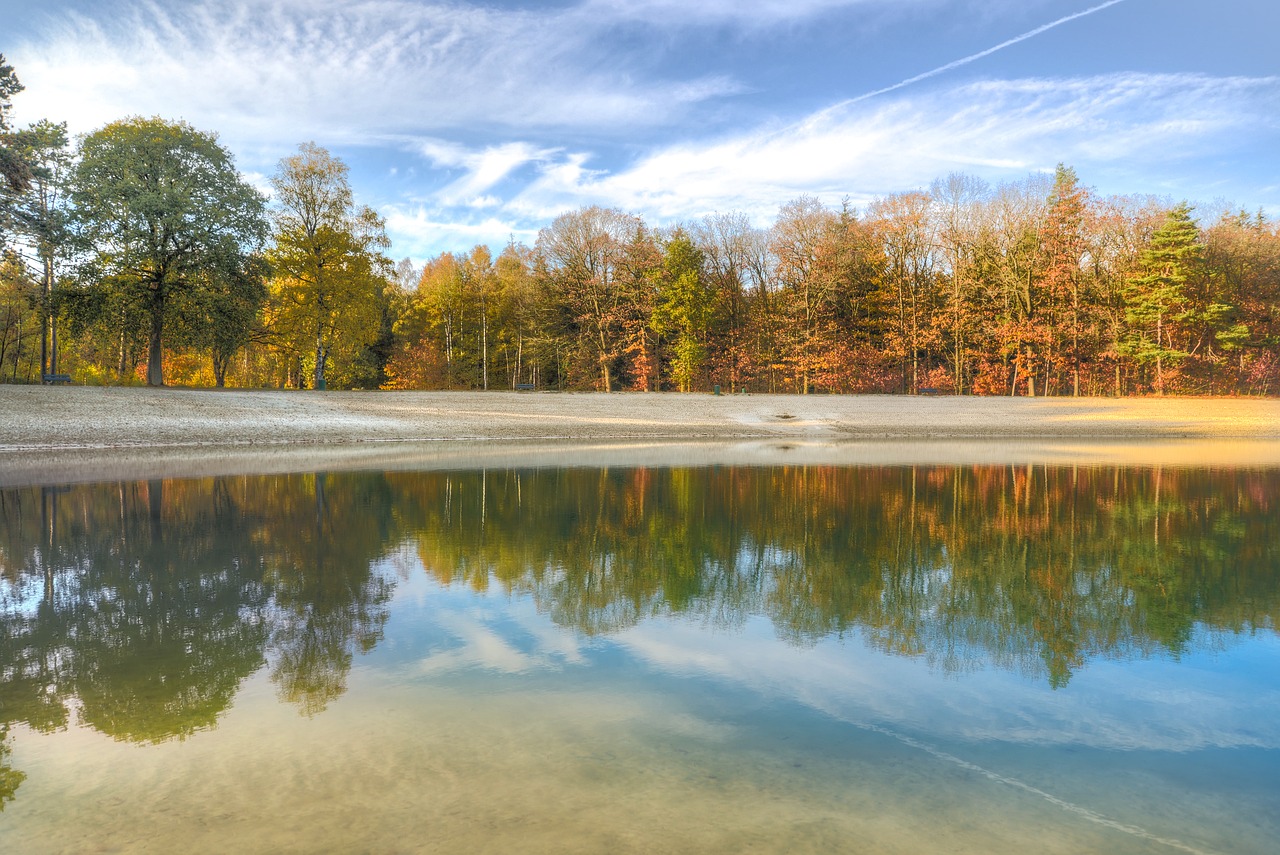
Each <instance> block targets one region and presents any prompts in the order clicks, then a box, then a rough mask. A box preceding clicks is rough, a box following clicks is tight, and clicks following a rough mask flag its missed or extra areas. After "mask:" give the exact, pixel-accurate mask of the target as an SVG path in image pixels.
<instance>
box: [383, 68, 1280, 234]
mask: <svg viewBox="0 0 1280 855" xmlns="http://www.w3.org/2000/svg"><path fill="white" fill-rule="evenodd" d="M1277 108H1280V78H1270V77H1268V78H1215V77H1209V76H1204V75H1189V74H1177V75H1149V74H1122V75H1106V76H1098V77H1087V78H1077V79H1069V80H1049V79H1027V80H1010V81H980V82H976V83H969V84H966V85H962V86H955V87H948V88H944V89H940V90H933V91H928V92H924V93H921V94H912V95H910V96H909V97H908V96H905V95H904V96H894V97H887V98H884V99H880V100H875V101H864V102H855V103H844V104H841V105H838V106H837V107H833V108H830V109H825V110H821V111H818V112H815V113H814V114H812V115H810V116H808V117H806V118H804V119H802V120H800V121H797V122H792V123H771V124H766V125H763V126H760V127H757V128H754V129H752V130H750V131H745V132H741V133H737V134H732V135H727V136H723V137H719V138H715V139H710V140H702V141H683V142H678V143H674V144H671V145H667V146H663V147H660V148H657V149H654V150H651V151H649V152H648V153H645V154H642V155H641V156H639V157H638V158H637V159H635V160H634V161H632V162H631V163H630V164H626V165H623V166H621V167H618V168H616V169H612V170H611V169H607V168H605V167H604V166H602V165H600V164H599V163H598V162H597V161H596V160H595V159H593V158H592V156H591V155H590V153H588V152H585V151H573V150H551V149H545V148H536V147H533V146H527V145H525V146H504V147H500V148H496V149H495V148H491V147H486V148H483V149H477V150H475V151H470V150H467V149H465V148H462V147H453V148H449V149H448V150H447V151H443V152H442V151H439V150H432V153H431V156H432V160H433V162H434V163H435V164H436V165H442V164H447V165H451V166H456V167H459V168H463V169H465V170H467V171H466V174H465V175H464V176H463V177H462V178H459V179H458V180H456V181H455V182H454V183H452V184H450V185H448V186H447V187H445V188H444V189H443V190H441V191H439V192H438V193H437V194H435V195H433V196H431V197H430V198H427V199H425V200H424V203H423V205H422V206H421V207H420V208H419V209H418V210H416V211H415V210H413V209H412V208H405V209H403V210H401V211H400V212H399V216H398V217H397V218H395V220H394V221H393V222H392V223H390V224H391V225H392V226H393V227H394V226H398V225H401V224H403V225H404V226H405V227H406V232H405V234H404V239H405V240H406V242H407V243H408V245H410V246H412V247H413V249H412V250H410V252H411V253H412V254H415V255H422V254H427V253H429V252H433V251H438V250H439V249H445V248H459V247H460V246H461V245H460V244H458V243H454V244H452V245H448V244H442V243H439V242H438V239H443V238H444V237H445V236H446V235H447V236H448V238H449V239H451V240H455V241H456V240H458V239H462V240H468V239H474V240H483V241H485V242H496V243H499V244H500V243H505V242H506V240H507V238H508V236H509V235H512V234H514V235H515V236H516V238H517V240H521V239H525V236H532V235H536V233H537V229H538V228H539V227H540V226H542V225H545V224H547V223H548V222H549V221H550V220H551V219H552V218H553V217H554V216H556V215H557V214H559V213H561V212H563V211H565V210H567V209H570V208H574V207H577V206H580V205H586V204H601V205H606V206H615V207H619V208H623V209H624V210H627V211H631V212H634V213H638V214H641V215H642V216H644V217H645V218H646V219H647V220H649V222H651V223H653V224H663V223H669V222H672V221H678V220H682V219H693V218H697V217H700V216H702V215H704V214H707V213H712V212H717V211H720V212H723V211H731V210H736V211H743V212H746V213H748V214H750V215H751V216H753V217H754V218H755V219H756V220H757V221H758V222H760V223H761V224H764V223H767V222H768V221H770V220H771V219H772V217H773V216H774V215H775V214H776V212H777V209H778V206H779V205H781V204H782V203H784V202H786V201H788V200H790V199H793V198H795V197H796V196H798V195H801V194H812V195H817V196H819V197H820V198H822V199H824V201H826V202H828V203H830V204H838V203H839V202H840V200H841V199H843V198H849V199H850V200H851V201H853V202H854V203H855V204H859V205H861V204H865V203H866V202H868V201H870V200H871V199H873V198H875V197H877V196H881V195H885V194H888V193H893V192H898V191H901V190H905V189H910V188H913V187H921V186H927V185H928V184H929V183H930V182H931V181H932V180H933V179H935V178H938V177H940V176H945V175H946V174H947V173H949V172H952V171H962V172H974V173H977V174H979V175H981V176H983V177H985V178H987V179H989V180H993V181H999V180H1013V179H1019V178H1022V177H1024V176H1025V175H1027V174H1028V173H1031V172H1037V171H1045V170H1051V169H1052V168H1053V167H1054V165H1055V164H1057V163H1058V162H1060V161H1064V162H1067V163H1070V164H1072V165H1074V166H1076V167H1077V168H1078V169H1079V170H1080V172H1081V174H1082V176H1083V177H1084V178H1085V180H1086V181H1090V180H1092V179H1094V178H1095V177H1101V176H1104V175H1105V176H1106V177H1108V178H1110V179H1113V180H1119V181H1121V182H1124V181H1125V180H1126V177H1128V178H1127V180H1128V183H1127V184H1124V186H1123V188H1122V189H1123V190H1124V192H1132V191H1133V190H1135V189H1136V190H1151V191H1156V190H1159V188H1156V187H1151V186H1149V185H1148V184H1146V183H1144V182H1143V181H1142V180H1140V179H1139V175H1140V171H1141V170H1143V169H1153V168H1155V169H1163V170H1164V171H1165V172H1166V173H1170V174H1172V173H1176V171H1177V169H1178V166H1179V164H1180V163H1182V162H1183V161H1184V160H1185V159H1188V158H1192V157H1193V156H1195V155H1196V154H1197V153H1199V152H1201V151H1203V150H1205V149H1206V148H1217V149H1218V150H1220V151H1222V152H1223V153H1227V152H1230V151H1231V150H1232V146H1235V145H1238V144H1239V141H1240V140H1242V139H1245V140H1247V139H1251V138H1257V137H1259V136H1260V135H1266V134H1271V133H1274V132H1275V128H1276V125H1277V124H1278V121H1277V120H1276V119H1275V118H1274V116H1276V115H1280V109H1277ZM1135 155H1136V156H1135ZM515 164H519V165H520V166H521V167H522V170H521V173H520V175H519V176H518V178H516V177H514V175H513V173H514V165H515ZM495 176H502V177H504V178H506V179H508V180H506V181H503V182H497V181H495V180H493V178H494V177H495ZM476 192H484V193H486V194H487V195H488V199H487V200H486V201H487V202H488V203H489V205H488V206H487V207H486V208H485V210H484V213H483V215H482V216H481V217H479V218H478V219H477V218H476V217H475V215H474V214H473V213H468V212H467V211H464V210H458V209H457V208H455V207H452V206H456V205H459V204H461V203H462V202H463V201H464V200H465V199H466V198H467V197H468V195H469V194H472V193H476ZM1210 195H1218V193H1217V192H1216V191H1215V192H1214V193H1212V194H1210ZM499 200H501V201H500V202H499ZM450 221H454V222H460V223H468V224H469V225H466V226H459V225H454V226H451V227H449V226H445V225H444V224H445V223H447V222H450ZM397 239H398V240H399V239H400V236H399V235H397Z"/></svg>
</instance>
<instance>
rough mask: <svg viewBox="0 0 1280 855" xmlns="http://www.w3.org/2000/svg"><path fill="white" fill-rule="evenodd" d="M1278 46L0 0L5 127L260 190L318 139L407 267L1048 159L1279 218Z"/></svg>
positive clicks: (1134, 32) (1259, 29)
mask: <svg viewBox="0 0 1280 855" xmlns="http://www.w3.org/2000/svg"><path fill="white" fill-rule="evenodd" d="M1277 32H1280V2H1277V0H701V2H698V0H559V2H539V0H532V2H511V1H510V0H494V2H488V3H480V2H473V0H455V2H441V1H440V0H164V2H161V1H160V0H0V53H3V54H4V55H5V57H6V59H7V61H8V62H9V63H11V64H12V65H14V66H15V68H16V70H17V74H18V76H19V78H20V79H21V81H22V82H23V83H24V84H25V85H26V87H27V89H26V91H25V92H23V93H21V94H19V95H18V96H17V97H16V98H15V99H14V119H15V121H16V122H17V123H19V124H23V123H28V122H33V121H36V120H38V119H42V118H47V119H51V120H54V121H66V122H67V123H68V125H69V127H70V129H71V131H72V132H73V133H86V132H90V131H93V130H95V129H96V128H99V127H101V126H102V125H104V124H106V123H107V122H110V121H112V120H115V119H118V118H123V117H126V116H131V115H144V116H153V115H154V116H161V117H164V118H167V119H183V120H185V121H187V122H189V123H190V124H192V125H193V126H195V127H196V128H199V129H200V130H205V131H213V132H216V133H217V134H218V136H219V139H220V141H221V142H222V143H223V145H225V146H226V147H227V148H229V149H230V150H231V151H232V152H233V154H234V155H235V157H236V162H237V165H238V166H239V168H240V169H241V170H242V171H243V172H244V173H245V175H246V176H247V177H248V178H249V180H250V181H252V182H253V183H254V184H256V185H257V186H259V187H262V188H263V189H264V190H265V189H268V188H269V178H270V176H271V175H272V173H273V172H274V171H275V169H276V165H277V163H278V162H279V160H280V159H281V158H282V157H285V156H288V155H289V154H291V153H293V152H294V151H295V150H296V147H297V145H298V144H299V143H302V142H305V141H314V142H316V143H318V144H319V145H322V146H324V147H326V148H328V149H329V150H330V151H332V152H333V153H334V154H335V155H337V156H339V157H341V158H342V159H343V160H344V161H345V162H346V163H347V164H348V165H349V166H350V167H351V180H352V185H353V188H354V190H355V192H356V196H357V199H358V201H359V202H360V203H362V204H367V205H370V206H372V207H374V208H375V209H376V210H378V212H379V213H381V214H382V215H383V216H384V217H385V218H386V220H387V228H388V233H389V235H390V237H391V239H392V250H391V252H392V254H393V255H395V256H396V257H397V258H401V257H410V258H413V259H415V260H416V261H419V262H420V261H421V260H422V259H425V258H427V257H429V256H432V255H435V254H437V253H439V252H443V251H448V250H453V251H466V250H468V249H470V247H471V246H473V245H474V244H477V243H486V244H489V245H491V246H493V247H495V248H497V247H501V246H503V245H505V244H506V243H507V242H508V241H510V240H515V241H518V242H524V243H530V244H532V243H533V242H534V241H535V240H536V238H537V233H538V230H539V229H540V228H542V227H544V226H546V225H549V224H550V222H551V221H552V220H553V219H554V218H555V217H556V216H557V215H558V214H560V213H563V212H565V211H568V210H572V209H574V208H577V207H580V206H584V205H596V204H598V205H603V206H609V207H617V208H621V209H623V210H625V211H627V212H629V213H634V214H639V215H641V216H643V217H644V218H645V220H646V221H647V222H648V223H649V224H650V225H652V226H667V225H673V224H676V223H679V222H682V221H690V220H695V219H698V218H700V217H703V216H705V215H707V214H711V213H717V212H718V213H727V212H743V213H745V214H747V215H748V216H749V217H750V218H751V219H752V220H753V221H754V222H755V223H756V224H758V225H761V226H766V225H768V224H769V223H770V222H771V221H772V220H773V218H774V216H775V215H776V213H777V211H778V209H779V207H780V206H781V205H783V204H785V203H786V202H788V201H790V200H792V199H795V198H797V197H799V196H802V195H811V196H816V197H817V198H819V199H821V200H822V201H823V202H825V203H827V204H829V205H832V206H838V205H839V204H841V203H842V201H844V200H848V201H849V202H850V203H851V204H853V205H855V206H864V205H866V204H867V203H868V202H870V201H871V200H873V199H875V198H877V197H881V196H884V195H887V194H890V193H896V192H902V191H907V190H914V189H921V188H927V187H928V186H929V184H930V183H931V182H933V181H934V180H935V179H939V178H943V177H945V176H947V175H948V174H950V173H953V172H963V173H968V174H971V175H975V176H977V177H979V178H982V179H984V180H986V181H988V182H991V183H993V184H998V183H1000V182H1005V181H1018V180H1022V179H1024V178H1026V177H1027V176H1028V175H1031V174H1035V173H1039V172H1045V171H1052V170H1053V168H1054V167H1055V165H1056V164H1058V163H1060V162H1061V163H1065V164H1067V165H1069V166H1072V167H1074V168H1075V170H1076V172H1077V173H1078V175H1079V176H1080V179H1081V181H1082V183H1084V184H1085V185H1086V186H1088V187H1091V188H1093V189H1094V190H1095V191H1096V192H1098V193H1100V194H1103V195H1110V194H1154V195H1157V196H1161V197H1167V198H1169V199H1170V200H1173V201H1180V200H1183V199H1186V200H1189V201H1192V202H1195V203H1201V204H1202V209H1201V210H1211V209H1213V207H1214V205H1215V204H1216V205H1220V204H1221V203H1222V202H1224V201H1225V202H1229V203H1231V204H1232V205H1233V206H1235V207H1239V208H1244V209H1247V210H1249V211H1256V210H1259V209H1261V210H1263V211H1264V212H1265V213H1266V214H1267V215H1268V216H1271V217H1277V216H1280V53H1277V52H1276V50H1275V45H1274V37H1275V33H1277Z"/></svg>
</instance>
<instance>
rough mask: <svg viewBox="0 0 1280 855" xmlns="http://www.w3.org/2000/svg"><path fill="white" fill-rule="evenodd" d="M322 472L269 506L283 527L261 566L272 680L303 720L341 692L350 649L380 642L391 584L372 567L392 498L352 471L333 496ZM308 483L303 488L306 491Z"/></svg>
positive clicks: (388, 534) (385, 537) (384, 545)
mask: <svg viewBox="0 0 1280 855" xmlns="http://www.w3.org/2000/svg"><path fill="white" fill-rule="evenodd" d="M328 480H329V476H326V475H324V474H318V475H313V476H304V477H301V478H299V479H297V481H298V486H299V487H301V489H293V490H290V491H289V493H288V497H289V501H288V502H281V503H280V504H278V505H277V506H276V511H277V513H278V514H279V517H278V519H277V523H278V524H279V526H280V531H281V532H282V533H283V532H285V531H288V532H289V533H290V535H291V536H289V537H287V538H280V539H278V540H277V542H276V544H277V548H276V549H275V550H273V552H272V554H271V556H270V560H269V561H268V562H267V566H266V570H267V574H268V578H269V579H270V583H271V589H272V591H273V592H274V593H275V605H276V609H275V614H274V618H273V621H272V624H273V627H272V636H271V644H272V647H273V649H274V650H275V651H276V664H275V667H274V669H273V670H272V674H271V679H272V680H273V681H274V682H275V683H276V685H277V686H278V687H279V691H280V696H281V698H283V699H284V700H287V701H290V702H292V703H296V704H298V706H299V709H301V710H302V712H303V713H305V714H306V715H314V714H316V713H318V712H321V711H323V710H324V708H325V707H326V706H327V705H328V704H329V703H330V702H331V701H333V700H335V699H336V698H338V697H339V696H340V695H342V693H343V692H345V691H346V678H347V673H348V672H349V671H350V670H351V657H352V653H353V652H354V650H356V649H358V650H359V651H360V652H362V653H364V652H367V651H369V650H372V649H373V647H374V645H376V644H377V643H378V641H380V640H381V639H382V631H383V626H384V625H385V624H386V621H387V603H388V602H389V601H390V599H391V591H392V584H391V582H390V581H389V580H388V579H387V578H386V576H385V575H382V574H380V573H378V572H376V570H375V568H374V562H375V561H376V560H377V559H378V558H379V557H381V556H382V555H384V554H386V552H387V551H388V548H389V546H391V545H393V544H391V538H392V537H393V533H392V531H391V528H390V527H391V526H392V524H393V519H392V515H391V497H390V494H389V493H388V491H387V487H386V482H385V480H384V479H383V478H382V477H381V476H368V475H352V476H345V477H344V478H342V480H341V484H340V487H341V489H338V490H330V489H327V483H328ZM308 487H309V489H307V488H308Z"/></svg>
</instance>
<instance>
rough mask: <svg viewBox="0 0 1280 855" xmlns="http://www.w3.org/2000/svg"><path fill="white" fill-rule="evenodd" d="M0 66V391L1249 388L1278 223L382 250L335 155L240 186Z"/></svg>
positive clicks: (734, 224) (1272, 332)
mask: <svg viewBox="0 0 1280 855" xmlns="http://www.w3.org/2000/svg"><path fill="white" fill-rule="evenodd" d="M21 90H22V85H21V83H19V81H18V77H17V74H16V72H15V70H14V69H13V68H12V67H11V66H8V65H5V64H4V61H3V57H2V56H0V187H2V189H0V197H2V199H3V208H2V209H0V253H2V255H0V381H2V382H9V383H39V382H41V381H42V379H44V378H45V377H46V376H47V375H60V374H65V375H67V377H68V378H69V379H70V381H71V382H76V383H85V384H142V383H148V384H150V385H182V386H224V385H225V386H238V387H246V388H295V389H326V388H344V389H356V388H359V389H373V388H385V389H514V388H518V387H519V388H528V387H532V388H535V389H554V390H592V389H594V390H601V391H614V390H636V391H683V392H710V391H713V390H721V389H723V390H731V391H735V392H737V391H752V392H793V393H801V394H810V393H855V392H874V393H902V394H920V393H926V394H973V395H1026V396H1042V395H1094V396H1096V395H1165V394H1170V395H1172V394H1178V395H1274V394H1276V393H1277V391H1280V224H1277V222H1275V221H1273V220H1269V219H1268V218H1267V217H1265V216H1264V215H1263V214H1262V213H1261V212H1256V213H1250V212H1247V211H1244V210H1241V209H1239V208H1238V207H1236V206H1234V205H1232V204H1230V203H1227V202H1222V201H1217V202H1214V203H1212V204H1210V205H1207V206H1199V207H1193V206H1192V205H1191V204H1189V203H1187V202H1177V201H1172V200H1169V199H1164V198H1158V197H1155V196H1144V195H1134V196H1101V195H1098V194H1097V193H1095V192H1094V191H1092V190H1091V189H1090V188H1089V187H1088V186H1087V185H1086V184H1084V183H1083V182H1082V181H1081V179H1080V177H1079V176H1077V175H1076V173H1075V171H1074V170H1073V169H1072V168H1071V167H1069V166H1067V165H1062V164H1060V165H1059V166H1058V167H1057V169H1056V170H1055V171H1054V172H1053V173H1051V174H1050V173H1040V174H1033V175H1030V176H1028V177H1027V178H1026V179H1024V180H1022V181H1018V182H1012V183H1006V184H1001V185H998V186H992V185H990V184H988V183H986V182H984V181H983V180H981V179H979V178H977V177H974V176H970V175H965V174H951V175H948V176H945V177H942V178H939V179H938V180H937V181H935V182H934V183H933V184H932V185H931V186H929V187H928V188H920V189H913V190H907V191H904V192H901V193H895V194H891V195H887V196H884V197H881V198H877V199H875V200H873V201H871V202H869V203H868V204H865V205H863V206H862V207H854V206H852V205H851V204H849V203H847V202H846V203H844V204H842V205H840V206H838V207H833V206H829V205H827V204H824V203H823V202H822V201H820V200H819V199H817V198H814V197H810V196H800V197H799V198H796V199H794V200H791V201H789V202H786V203H785V204H783V205H781V207H780V208H779V209H778V212H777V215H776V217H775V218H774V219H773V221H772V222H771V223H768V224H760V223H757V222H754V221H753V220H752V219H751V217H749V216H748V215H746V214H744V213H740V212H724V213H712V214H708V215H706V216H704V217H702V218H700V219H695V220H690V221H687V222H681V223H670V224H663V225H661V226H653V225H650V224H648V223H646V222H645V221H644V219H643V218H641V217H640V216H638V215H636V214H632V213H628V212H625V211H621V210H617V209H613V208H603V207H598V206H588V207H582V208H579V209H576V210H571V211H566V212H564V213H562V214H560V215H559V216H558V217H556V218H554V220H553V221H552V222H551V223H550V224H548V225H547V226H546V227H545V228H543V229H542V230H541V232H540V233H539V234H538V237H537V240H536V241H535V242H534V244H533V245H532V246H528V245H525V244H520V243H516V242H514V241H512V242H510V243H508V245H507V246H505V247H503V248H501V249H500V250H498V251H495V250H494V249H493V248H490V247H487V246H483V245H481V246H475V247H473V248H471V249H459V251H456V252H446V253H443V254H441V255H439V256H436V257H434V258H431V259H427V260H426V261H425V262H424V263H423V264H422V265H421V266H420V267H419V266H416V265H415V264H414V263H413V262H412V261H410V260H409V259H405V260H403V261H401V262H399V263H398V264H396V263H394V262H393V260H392V256H391V246H390V241H389V239H388V237H387V234H386V228H385V223H384V221H383V219H382V218H381V217H380V216H379V214H378V213H377V212H376V211H374V210H372V209H371V208H368V207H366V206H361V205H358V204H357V203H356V195H357V194H356V193H355V191H354V189H353V188H352V187H351V184H350V177H349V171H348V169H347V166H346V164H344V163H343V162H342V160H341V159H339V158H337V157H335V156H334V155H332V154H331V153H330V152H329V151H328V150H326V149H325V148H323V147H321V146H319V145H316V144H315V143H303V144H302V145H300V146H299V147H298V149H297V151H296V152H295V153H293V154H291V155H289V156H286V157H284V158H283V159H282V160H281V161H280V162H279V166H278V168H277V171H276V173H275V174H274V175H273V176H272V177H271V194H270V199H268V198H267V197H266V196H265V195H264V194H263V193H261V192H259V190H257V189H255V188H254V187H253V186H251V185H250V184H249V183H247V182H246V180H245V179H244V178H243V176H241V175H240V174H239V173H238V172H237V170H236V168H235V164H234V159H233V157H232V155H231V154H230V152H229V151H227V150H226V149H225V148H224V147H222V146H221V144H220V143H219V142H218V141H217V136H216V135H215V134H212V133H208V132H205V131H200V130H197V129H195V128H193V127H191V126H189V125H187V124H186V123H183V122H171V121H167V120H164V119H159V118H140V117H133V118H127V119H122V120H120V121H117V122H113V123H111V124H108V125H107V126H105V127H103V128H101V129H99V130H97V131H95V132H94V133H91V134H88V135H87V136H85V137H83V138H82V139H81V140H79V141H78V142H75V143H74V144H73V142H72V140H71V139H70V138H69V135H68V133H67V129H66V125H65V124H55V123H52V122H49V121H41V122H37V123H35V124H34V125H31V126H29V127H25V128H20V129H19V128H12V127H10V122H9V120H8V113H9V108H10V106H11V98H12V96H13V95H15V94H16V93H18V92H20V91H21Z"/></svg>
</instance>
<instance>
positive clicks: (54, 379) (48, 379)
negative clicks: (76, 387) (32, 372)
mask: <svg viewBox="0 0 1280 855" xmlns="http://www.w3.org/2000/svg"><path fill="white" fill-rule="evenodd" d="M41 377H42V378H43V380H44V382H45V384H46V385H52V384H54V383H70V382H71V375H70V374H42V375H41Z"/></svg>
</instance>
